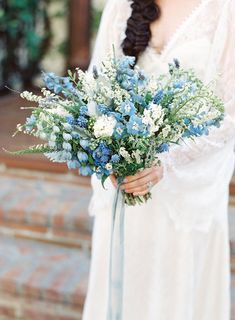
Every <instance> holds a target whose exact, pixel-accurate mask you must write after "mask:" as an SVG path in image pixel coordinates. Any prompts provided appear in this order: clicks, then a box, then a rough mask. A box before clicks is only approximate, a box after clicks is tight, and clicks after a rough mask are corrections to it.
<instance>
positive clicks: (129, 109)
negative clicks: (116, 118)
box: [119, 101, 136, 116]
mask: <svg viewBox="0 0 235 320" xmlns="http://www.w3.org/2000/svg"><path fill="white" fill-rule="evenodd" d="M119 110H120V112H121V113H122V114H123V115H124V116H132V115H133V114H135V113H136V108H135V105H134V104H133V103H131V102H129V101H124V102H122V103H121V106H120V108H119Z"/></svg>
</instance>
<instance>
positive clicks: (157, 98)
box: [153, 89, 164, 104]
mask: <svg viewBox="0 0 235 320" xmlns="http://www.w3.org/2000/svg"><path fill="white" fill-rule="evenodd" d="M163 97H164V90H163V89H160V90H158V91H157V92H156V94H155V96H154V97H153V102H154V103H156V104H160V102H161V100H162V99H163Z"/></svg>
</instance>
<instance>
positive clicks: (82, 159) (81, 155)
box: [77, 151, 88, 163]
mask: <svg viewBox="0 0 235 320" xmlns="http://www.w3.org/2000/svg"><path fill="white" fill-rule="evenodd" d="M77 158H78V160H79V161H80V162H81V163H85V162H87V161H88V155H87V154H86V153H85V152H83V151H78V152H77Z"/></svg>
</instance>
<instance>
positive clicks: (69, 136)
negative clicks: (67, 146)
mask: <svg viewBox="0 0 235 320" xmlns="http://www.w3.org/2000/svg"><path fill="white" fill-rule="evenodd" d="M63 138H64V140H65V141H69V140H72V136H71V134H69V133H65V132H64V133H63Z"/></svg>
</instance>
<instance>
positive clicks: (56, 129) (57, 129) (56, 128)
mask: <svg viewBox="0 0 235 320" xmlns="http://www.w3.org/2000/svg"><path fill="white" fill-rule="evenodd" d="M52 130H53V132H55V133H59V132H60V128H59V127H57V126H53V128H52Z"/></svg>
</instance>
